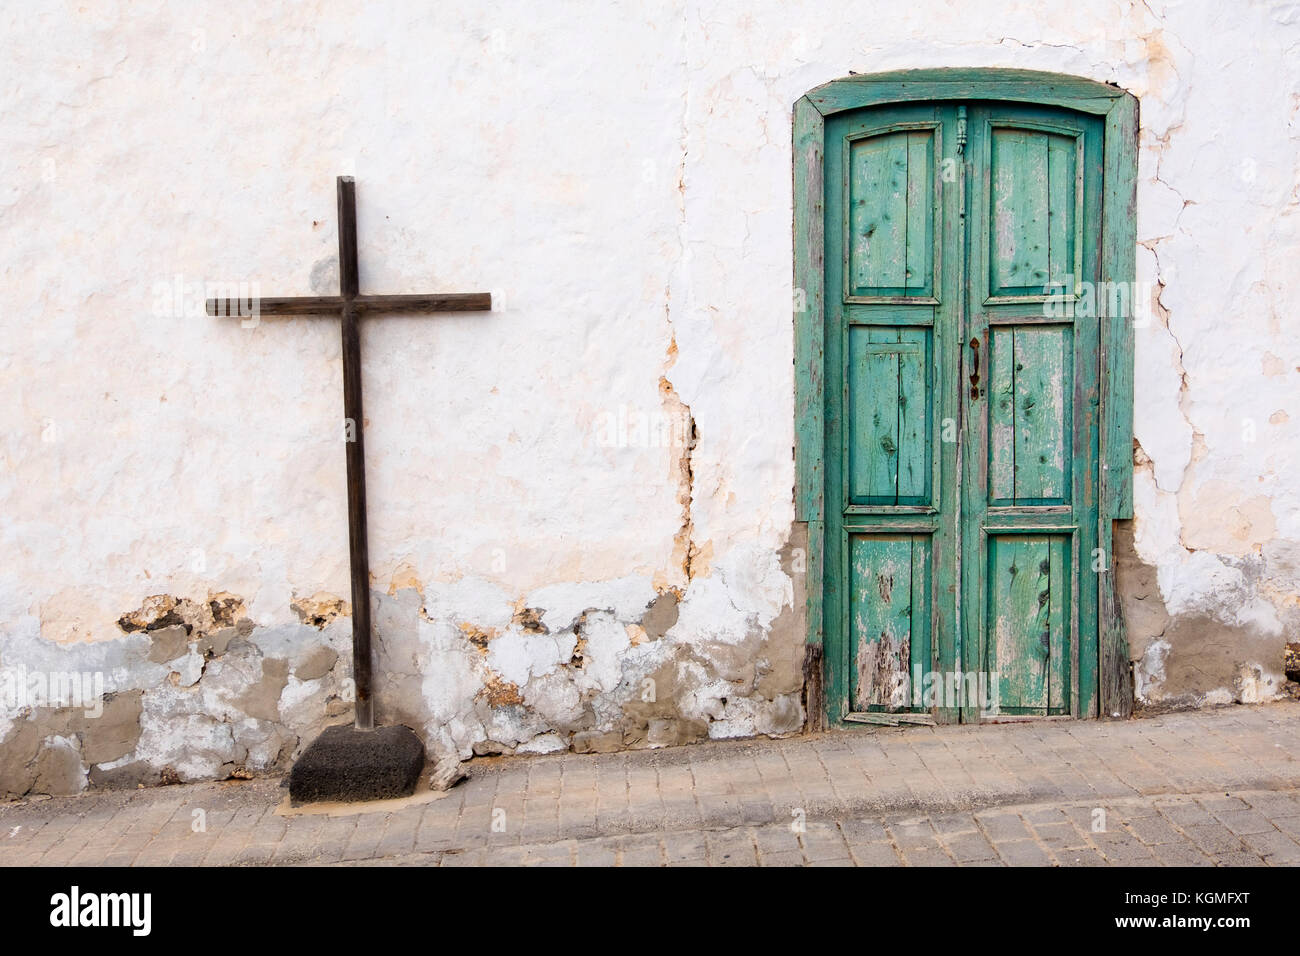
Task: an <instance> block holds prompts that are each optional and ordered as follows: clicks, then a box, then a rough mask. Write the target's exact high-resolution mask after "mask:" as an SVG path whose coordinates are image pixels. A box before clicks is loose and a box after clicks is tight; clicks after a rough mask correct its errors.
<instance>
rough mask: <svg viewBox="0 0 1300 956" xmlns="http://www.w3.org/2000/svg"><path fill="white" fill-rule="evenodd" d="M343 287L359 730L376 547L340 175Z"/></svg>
mask: <svg viewBox="0 0 1300 956" xmlns="http://www.w3.org/2000/svg"><path fill="white" fill-rule="evenodd" d="M338 214H339V292H340V293H341V294H342V296H343V322H342V329H343V417H344V419H345V421H344V433H343V434H344V438H345V439H346V445H347V467H348V567H349V569H350V572H351V577H352V680H353V683H354V684H355V685H356V704H355V714H356V727H357V730H373V729H374V726H375V702H374V698H373V697H372V696H371V682H370V550H369V546H368V537H367V529H366V444H365V441H366V439H365V436H366V429H365V418H364V415H365V412H364V410H363V408H362V404H361V332H360V328H359V323H358V322H357V309H356V306H355V305H354V304H353V301H354V300H355V299H356V297H357V292H358V291H359V289H360V283H359V279H358V275H357V189H356V180H354V179H353V178H352V177H351V176H340V177H339V178H338Z"/></svg>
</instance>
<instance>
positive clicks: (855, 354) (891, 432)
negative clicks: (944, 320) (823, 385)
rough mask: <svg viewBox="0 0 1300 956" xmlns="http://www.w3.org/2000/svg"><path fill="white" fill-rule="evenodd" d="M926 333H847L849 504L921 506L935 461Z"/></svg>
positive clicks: (863, 329)
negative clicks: (932, 451) (932, 450)
mask: <svg viewBox="0 0 1300 956" xmlns="http://www.w3.org/2000/svg"><path fill="white" fill-rule="evenodd" d="M930 342H931V330H930V329H929V328H907V327H900V326H892V325H853V326H850V327H849V330H848V357H849V360H848V363H847V364H848V369H847V372H848V395H849V402H848V427H847V429H846V430H845V444H846V446H847V447H846V453H847V454H846V461H847V462H848V477H847V485H848V488H847V490H848V495H849V503H850V504H866V505H928V504H930V502H931V488H932V484H933V475H932V472H933V467H932V466H933V464H934V459H933V455H932V454H931V449H932V447H933V440H932V439H933V427H932V425H933V421H932V419H933V409H932V407H931V404H930V397H931V395H932V393H933V385H934V376H933V369H932V352H931V348H930Z"/></svg>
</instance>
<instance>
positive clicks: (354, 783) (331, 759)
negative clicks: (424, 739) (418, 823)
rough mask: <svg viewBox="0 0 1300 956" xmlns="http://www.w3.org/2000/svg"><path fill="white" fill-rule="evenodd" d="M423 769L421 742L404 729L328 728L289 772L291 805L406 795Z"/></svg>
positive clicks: (346, 726)
mask: <svg viewBox="0 0 1300 956" xmlns="http://www.w3.org/2000/svg"><path fill="white" fill-rule="evenodd" d="M423 769H424V744H422V743H420V738H419V737H417V736H416V735H415V731H413V730H411V728H410V727H400V726H399V727H377V728H375V729H374V730H357V729H356V728H355V727H353V726H351V725H340V726H337V727H330V728H327V729H326V730H325V732H324V733H322V734H321V735H320V736H319V737H317V738H316V739H315V740H314V741H313V742H312V744H311V746H309V747H308V748H307V749H306V750H304V751H303V753H302V756H301V757H299V758H298V762H297V763H295V764H294V765H293V770H291V771H290V772H289V799H290V801H291V802H293V803H294V804H299V803H317V802H320V801H323V800H341V801H355V800H383V799H388V798H392V797H409V796H410V795H411V794H412V793H414V792H415V784H416V781H417V780H419V778H420V771H421V770H423Z"/></svg>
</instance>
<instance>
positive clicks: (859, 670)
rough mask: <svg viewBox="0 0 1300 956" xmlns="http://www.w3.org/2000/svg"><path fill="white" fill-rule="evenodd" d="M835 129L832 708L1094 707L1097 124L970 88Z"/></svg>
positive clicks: (931, 711) (1084, 710) (829, 403)
mask: <svg viewBox="0 0 1300 956" xmlns="http://www.w3.org/2000/svg"><path fill="white" fill-rule="evenodd" d="M825 128H826V135H825V160H824V162H825V176H824V179H825V183H826V189H825V196H826V199H825V248H826V256H825V289H826V305H825V322H826V329H825V353H826V366H825V367H826V387H825V409H824V415H825V427H826V455H825V461H826V468H825V481H826V489H825V501H826V557H825V561H826V567H825V576H824V582H825V585H824V586H825V608H826V624H825V627H826V647H825V650H826V655H827V661H828V673H827V676H828V684H827V698H828V701H829V702H830V705H831V707H832V711H833V712H834V710H835V709H837V708H838V710H839V716H840V717H841V719H850V720H865V721H871V722H886V723H893V722H898V721H913V722H917V721H919V722H924V721H925V720H927V719H930V718H935V719H939V720H956V719H958V718H960V719H963V720H978V719H987V718H990V717H1008V716H1051V715H1066V714H1075V715H1090V714H1093V713H1095V711H1096V682H1097V667H1096V655H1097V598H1096V595H1097V591H1096V588H1095V586H1093V585H1092V582H1091V581H1090V579H1089V578H1088V577H1087V575H1088V574H1090V567H1091V562H1092V555H1093V550H1094V549H1095V548H1096V547H1097V540H1096V539H1097V530H1096V528H1097V477H1098V422H1097V404H1098V341H1099V334H1100V330H1099V325H1098V320H1097V317H1096V315H1095V314H1092V313H1091V311H1090V309H1088V308H1084V307H1082V306H1083V304H1084V303H1086V302H1091V303H1095V302H1096V296H1088V295H1087V294H1086V291H1087V289H1088V286H1089V284H1090V283H1093V282H1095V280H1096V279H1097V277H1098V275H1099V273H1098V268H1099V266H1098V255H1099V253H1098V237H1099V234H1100V232H1099V230H1100V209H1101V163H1102V142H1101V135H1102V129H1101V122H1100V121H1099V120H1097V119H1096V118H1093V117H1089V116H1085V115H1083V114H1077V113H1074V112H1071V111H1068V110H1063V109H1051V108H1040V107H1034V106H1027V105H1017V104H999V103H995V102H980V101H970V102H956V101H953V102H939V103H923V104H909V105H904V106H892V107H877V108H871V109H865V110H857V111H852V112H846V113H842V114H839V115H836V116H833V117H830V118H828V120H827V122H826V127H825Z"/></svg>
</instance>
